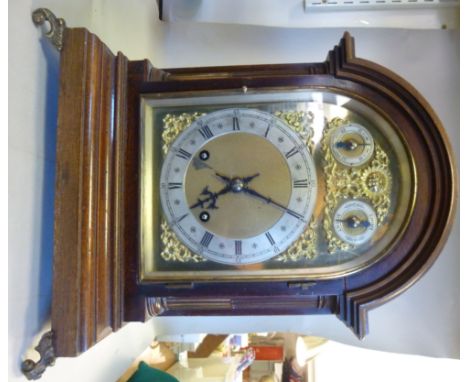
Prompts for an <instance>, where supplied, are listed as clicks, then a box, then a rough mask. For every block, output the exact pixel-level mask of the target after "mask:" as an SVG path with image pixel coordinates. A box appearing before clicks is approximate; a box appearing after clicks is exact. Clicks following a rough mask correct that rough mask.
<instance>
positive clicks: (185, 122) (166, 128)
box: [162, 112, 204, 156]
mask: <svg viewBox="0 0 468 382" xmlns="http://www.w3.org/2000/svg"><path fill="white" fill-rule="evenodd" d="M202 115H204V113H198V112H195V113H191V114H189V113H183V114H180V115H174V114H167V115H166V116H165V117H164V119H163V122H164V125H163V133H162V140H163V145H162V151H163V154H164V156H166V155H167V152H168V151H169V148H170V147H171V145H172V142H174V140H175V139H176V138H177V137H178V136H179V134H180V133H181V132H182V131H184V130H185V129H186V128H187V127H189V126H190V125H191V124H192V122H193V121H195V120H196V119H197V118H200V117H201V116H202Z"/></svg>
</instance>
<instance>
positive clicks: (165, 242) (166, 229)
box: [161, 218, 207, 263]
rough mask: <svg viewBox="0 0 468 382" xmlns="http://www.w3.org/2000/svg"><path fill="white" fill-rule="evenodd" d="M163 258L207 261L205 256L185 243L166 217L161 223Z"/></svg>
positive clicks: (194, 261)
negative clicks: (198, 253)
mask: <svg viewBox="0 0 468 382" xmlns="http://www.w3.org/2000/svg"><path fill="white" fill-rule="evenodd" d="M161 258H162V259H163V260H165V261H175V262H179V263H201V262H204V261H207V260H206V259H205V258H204V257H202V256H200V255H197V254H195V253H193V252H192V251H190V250H189V249H188V248H187V247H186V246H185V245H183V244H182V243H181V242H180V241H179V239H177V236H176V235H175V233H174V231H173V230H172V229H171V227H170V226H169V224H168V223H167V221H166V220H165V219H164V218H163V219H162V223H161Z"/></svg>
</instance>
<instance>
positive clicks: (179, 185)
mask: <svg viewBox="0 0 468 382" xmlns="http://www.w3.org/2000/svg"><path fill="white" fill-rule="evenodd" d="M167 188H168V189H169V190H176V189H178V188H182V183H171V182H169V183H168V184H167Z"/></svg>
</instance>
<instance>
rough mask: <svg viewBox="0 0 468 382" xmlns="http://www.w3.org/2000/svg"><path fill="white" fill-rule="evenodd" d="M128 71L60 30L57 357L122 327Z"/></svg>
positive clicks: (104, 51)
mask: <svg viewBox="0 0 468 382" xmlns="http://www.w3.org/2000/svg"><path fill="white" fill-rule="evenodd" d="M126 66H127V59H126V58H125V57H124V56H123V55H122V54H119V55H117V56H114V55H113V54H112V53H111V52H110V51H109V49H108V48H107V47H106V46H105V45H104V44H103V43H102V42H101V41H100V40H99V39H98V38H97V37H96V36H95V35H93V34H91V33H89V32H88V31H87V30H85V29H66V30H65V33H64V46H63V49H62V52H61V72H60V78H61V80H60V98H59V112H58V127H57V169H56V195H55V200H56V204H55V248H54V252H55V254H54V290H53V303H52V330H53V331H54V333H55V334H56V336H55V338H56V339H55V346H56V354H57V355H58V356H73V355H76V354H79V353H80V352H82V351H84V350H86V349H88V348H89V347H91V346H92V345H93V344H95V343H96V342H97V341H99V340H100V339H102V338H104V337H105V336H106V335H107V334H108V333H110V332H111V331H112V330H116V329H118V328H119V327H120V326H121V324H122V317H121V311H122V288H121V285H122V283H121V277H122V276H121V270H122V266H121V262H122V247H121V246H122V224H121V223H122V222H123V219H122V209H121V208H122V203H121V194H122V191H123V183H122V178H121V173H122V171H123V169H122V167H123V163H122V161H123V150H124V147H125V136H124V134H125V124H126V116H125V107H123V106H124V105H125V95H126V82H127V81H126V75H127V74H126Z"/></svg>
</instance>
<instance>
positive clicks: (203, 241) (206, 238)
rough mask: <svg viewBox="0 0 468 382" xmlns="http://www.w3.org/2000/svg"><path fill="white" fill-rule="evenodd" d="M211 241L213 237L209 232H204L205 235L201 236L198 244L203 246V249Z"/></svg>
mask: <svg viewBox="0 0 468 382" xmlns="http://www.w3.org/2000/svg"><path fill="white" fill-rule="evenodd" d="M211 239H213V235H212V234H211V233H209V232H205V234H204V235H203V237H202V239H201V241H200V244H201V245H203V246H204V247H205V248H207V247H208V246H209V245H210V243H211Z"/></svg>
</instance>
